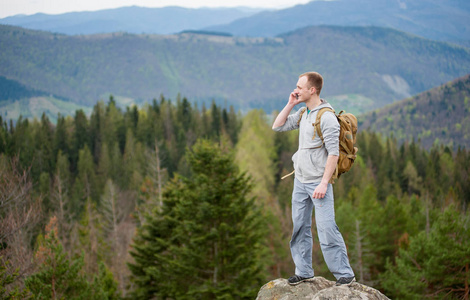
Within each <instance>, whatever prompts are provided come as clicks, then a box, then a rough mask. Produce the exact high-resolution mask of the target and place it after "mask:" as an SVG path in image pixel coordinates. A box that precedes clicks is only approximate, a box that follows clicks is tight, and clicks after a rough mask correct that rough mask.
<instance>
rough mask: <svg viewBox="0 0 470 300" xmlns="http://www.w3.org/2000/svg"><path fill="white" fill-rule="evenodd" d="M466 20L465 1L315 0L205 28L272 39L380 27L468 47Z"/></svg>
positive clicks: (469, 9) (469, 8)
mask: <svg viewBox="0 0 470 300" xmlns="http://www.w3.org/2000/svg"><path fill="white" fill-rule="evenodd" d="M469 20H470V1H467V0H446V1H442V0H394V1H391V0H335V1H322V0H317V1H311V2H309V3H307V4H305V5H297V6H294V7H290V8H286V9H283V10H277V11H264V12H260V13H258V14H255V15H253V16H250V17H245V18H242V19H238V20H235V21H233V22H232V23H229V24H226V25H218V26H211V27H208V28H207V29H208V30H215V31H223V32H229V33H231V34H233V35H238V36H260V37H273V36H276V35H278V34H281V33H285V32H288V31H292V30H295V29H297V28H301V27H305V26H312V25H340V26H380V27H390V28H394V29H398V30H401V31H405V32H409V33H413V34H416V35H419V36H423V37H426V38H429V39H433V40H440V41H452V42H456V43H462V44H465V45H467V46H468V45H470V22H469Z"/></svg>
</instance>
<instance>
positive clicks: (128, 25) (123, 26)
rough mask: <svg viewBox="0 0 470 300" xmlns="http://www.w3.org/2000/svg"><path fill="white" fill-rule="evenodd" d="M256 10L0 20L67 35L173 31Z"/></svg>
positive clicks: (124, 11) (143, 10) (127, 11)
mask: <svg viewBox="0 0 470 300" xmlns="http://www.w3.org/2000/svg"><path fill="white" fill-rule="evenodd" d="M258 11H259V9H247V8H244V7H238V8H199V9H191V8H183V7H179V6H167V7H162V8H147V7H140V6H127V7H119V8H114V9H104V10H99V11H90V12H88V11H85V12H70V13H64V14H58V15H49V14H44V13H38V14H34V15H29V16H25V15H17V16H11V17H6V18H3V19H0V24H6V25H13V26H20V27H24V28H28V29H33V30H43V31H49V32H53V33H62V34H68V35H79V34H98V33H111V32H121V31H122V32H129V33H135V34H141V33H148V34H172V33H176V32H179V31H182V30H200V29H203V28H204V27H208V26H213V25H217V24H223V23H226V22H230V21H233V20H235V19H239V18H241V17H246V16H249V15H252V14H254V13H256V12H258Z"/></svg>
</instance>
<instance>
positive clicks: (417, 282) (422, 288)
mask: <svg viewBox="0 0 470 300" xmlns="http://www.w3.org/2000/svg"><path fill="white" fill-rule="evenodd" d="M468 224H469V217H468V215H464V214H461V213H459V212H458V211H457V210H456V209H455V208H454V207H453V206H450V207H448V208H447V209H446V210H445V211H444V213H441V215H440V216H439V218H438V219H437V220H436V222H435V223H434V224H433V225H432V228H431V230H430V232H429V234H427V233H426V232H425V231H422V232H420V233H419V234H418V235H417V236H415V237H411V238H410V243H409V245H408V246H407V247H403V248H401V249H400V251H399V254H398V256H397V257H396V262H395V264H393V263H392V262H391V261H389V262H388V263H387V266H386V268H387V270H386V272H385V273H383V274H382V275H381V281H382V285H383V287H384V288H385V290H386V291H387V293H388V294H389V295H391V296H395V297H396V298H399V299H420V298H424V297H436V298H441V297H443V298H448V299H454V298H456V299H469V297H470V288H469V286H470V282H469V281H470V228H469V227H468Z"/></svg>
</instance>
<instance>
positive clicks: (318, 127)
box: [312, 107, 335, 145]
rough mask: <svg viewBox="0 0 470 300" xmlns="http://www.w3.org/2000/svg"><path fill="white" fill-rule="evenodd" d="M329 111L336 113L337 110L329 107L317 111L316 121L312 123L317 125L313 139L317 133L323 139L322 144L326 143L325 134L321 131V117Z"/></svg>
mask: <svg viewBox="0 0 470 300" xmlns="http://www.w3.org/2000/svg"><path fill="white" fill-rule="evenodd" d="M327 111H331V112H332V113H333V114H334V113H335V111H334V110H333V109H331V108H329V107H324V108H321V109H320V110H319V111H318V113H317V118H316V119H315V123H312V126H313V127H315V131H314V132H313V137H312V140H313V139H314V138H315V134H317V135H318V136H319V137H320V139H321V141H322V145H323V144H324V141H323V134H322V132H321V126H320V123H321V117H322V116H323V114H324V113H325V112H327Z"/></svg>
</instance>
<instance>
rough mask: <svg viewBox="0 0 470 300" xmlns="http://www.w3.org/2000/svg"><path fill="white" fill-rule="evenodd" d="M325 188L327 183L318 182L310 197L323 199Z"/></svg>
mask: <svg viewBox="0 0 470 300" xmlns="http://www.w3.org/2000/svg"><path fill="white" fill-rule="evenodd" d="M327 188H328V183H320V184H319V185H318V186H317V187H316V188H315V190H314V191H313V195H312V198H314V199H323V198H324V197H325V194H326V190H327Z"/></svg>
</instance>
